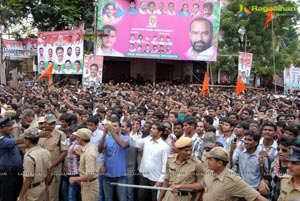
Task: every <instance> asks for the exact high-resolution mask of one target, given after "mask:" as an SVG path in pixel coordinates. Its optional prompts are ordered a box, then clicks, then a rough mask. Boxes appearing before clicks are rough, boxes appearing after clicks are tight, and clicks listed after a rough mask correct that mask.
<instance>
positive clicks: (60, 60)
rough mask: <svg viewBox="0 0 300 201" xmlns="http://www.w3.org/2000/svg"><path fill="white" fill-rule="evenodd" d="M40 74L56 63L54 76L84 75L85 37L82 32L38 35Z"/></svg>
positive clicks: (42, 33)
mask: <svg viewBox="0 0 300 201" xmlns="http://www.w3.org/2000/svg"><path fill="white" fill-rule="evenodd" d="M37 55H38V73H42V71H43V70H46V69H47V67H48V66H49V65H50V64H51V62H54V69H53V74H78V75H81V74H82V73H83V35H82V33H81V31H80V30H73V31H53V32H39V33H38V48H37Z"/></svg>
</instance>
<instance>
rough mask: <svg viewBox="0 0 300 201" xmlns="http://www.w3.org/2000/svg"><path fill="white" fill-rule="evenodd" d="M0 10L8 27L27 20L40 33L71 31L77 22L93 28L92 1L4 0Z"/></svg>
mask: <svg viewBox="0 0 300 201" xmlns="http://www.w3.org/2000/svg"><path fill="white" fill-rule="evenodd" d="M0 9H1V10H0V12H1V15H2V18H3V19H4V20H3V21H4V22H5V26H6V27H8V26H11V25H16V24H21V25H22V24H23V21H24V19H25V20H27V21H29V22H30V24H31V26H32V27H35V28H37V29H38V30H39V31H54V30H69V29H71V28H72V26H73V25H74V23H75V22H76V21H84V22H85V25H86V27H91V26H92V23H93V16H94V6H93V1H91V0H2V4H1V7H0ZM24 28H25V27H24Z"/></svg>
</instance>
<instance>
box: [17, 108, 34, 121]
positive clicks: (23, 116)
mask: <svg viewBox="0 0 300 201" xmlns="http://www.w3.org/2000/svg"><path fill="white" fill-rule="evenodd" d="M28 116H34V111H33V110H32V109H26V110H24V112H23V113H22V114H21V116H20V118H21V119H23V118H25V117H28Z"/></svg>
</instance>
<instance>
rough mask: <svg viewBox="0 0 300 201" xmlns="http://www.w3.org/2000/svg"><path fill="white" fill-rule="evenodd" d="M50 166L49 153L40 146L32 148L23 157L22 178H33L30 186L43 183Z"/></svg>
mask: <svg viewBox="0 0 300 201" xmlns="http://www.w3.org/2000/svg"><path fill="white" fill-rule="evenodd" d="M50 166H51V161H50V152H49V151H48V150H46V149H43V148H41V147H40V146H35V147H32V148H30V149H28V151H27V152H26V153H25V155H24V162H23V168H24V171H23V176H24V177H34V179H33V181H32V184H34V183H38V182H41V181H44V180H45V178H46V176H47V169H48V168H49V167H50Z"/></svg>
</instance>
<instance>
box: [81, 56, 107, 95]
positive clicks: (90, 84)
mask: <svg viewBox="0 0 300 201" xmlns="http://www.w3.org/2000/svg"><path fill="white" fill-rule="evenodd" d="M102 72H103V57H102V56H97V55H84V67H83V76H82V86H83V88H94V89H95V90H96V89H97V88H98V87H100V86H101V83H102V74H103V73H102Z"/></svg>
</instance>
